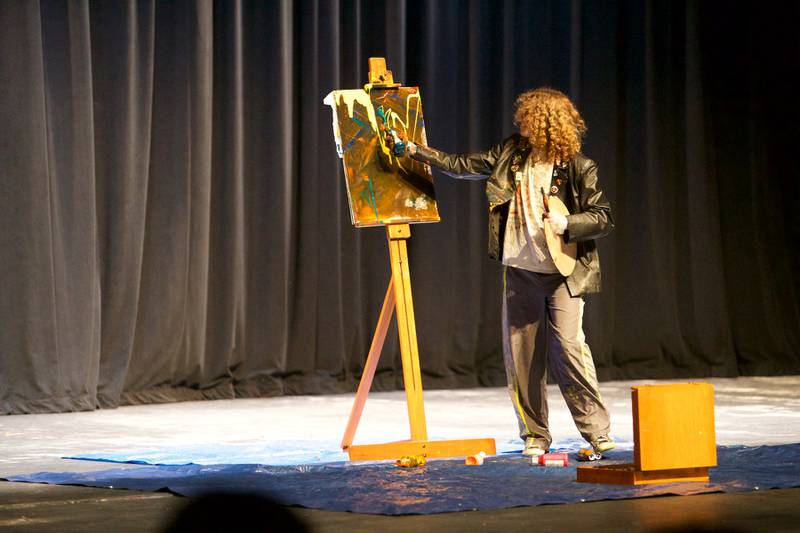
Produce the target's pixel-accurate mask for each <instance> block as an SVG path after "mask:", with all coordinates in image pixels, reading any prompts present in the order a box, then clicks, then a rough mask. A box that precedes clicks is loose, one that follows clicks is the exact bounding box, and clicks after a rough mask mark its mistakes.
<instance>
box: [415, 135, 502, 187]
mask: <svg viewBox="0 0 800 533" xmlns="http://www.w3.org/2000/svg"><path fill="white" fill-rule="evenodd" d="M504 142H505V141H504ZM504 142H503V143H500V144H497V145H495V146H493V147H492V148H490V149H489V150H486V151H485V152H475V153H472V154H448V153H446V152H442V151H439V150H436V149H435V148H431V147H429V146H423V145H420V144H415V143H413V142H409V143H408V146H407V148H406V150H407V153H408V155H409V156H410V157H412V158H414V159H416V160H417V161H421V162H423V163H427V164H429V165H431V166H434V167H436V168H438V169H439V170H441V171H442V172H444V173H445V174H447V175H448V176H451V177H453V178H458V179H486V178H488V177H489V176H490V175H491V174H492V171H493V170H494V166H495V165H496V164H497V161H498V159H500V154H501V153H502V151H503V144H504Z"/></svg>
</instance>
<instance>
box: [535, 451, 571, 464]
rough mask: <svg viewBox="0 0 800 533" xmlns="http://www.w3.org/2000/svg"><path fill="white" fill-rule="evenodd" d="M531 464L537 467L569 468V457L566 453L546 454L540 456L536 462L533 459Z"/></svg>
mask: <svg viewBox="0 0 800 533" xmlns="http://www.w3.org/2000/svg"><path fill="white" fill-rule="evenodd" d="M531 462H532V463H533V464H538V465H539V466H561V467H563V466H569V455H567V454H566V453H546V454H544V455H540V456H539V458H538V460H537V458H536V457H534V458H533V460H532V461H531Z"/></svg>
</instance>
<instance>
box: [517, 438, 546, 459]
mask: <svg viewBox="0 0 800 533" xmlns="http://www.w3.org/2000/svg"><path fill="white" fill-rule="evenodd" d="M546 453H547V449H545V448H542V445H541V444H539V443H538V442H536V440H535V439H533V438H531V437H528V438H527V439H525V447H524V448H523V449H522V455H530V456H532V457H539V456H540V455H544V454H546Z"/></svg>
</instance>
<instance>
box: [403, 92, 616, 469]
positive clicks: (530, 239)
mask: <svg viewBox="0 0 800 533" xmlns="http://www.w3.org/2000/svg"><path fill="white" fill-rule="evenodd" d="M514 119H515V120H514V123H515V124H516V125H517V126H518V127H519V133H518V134H514V135H512V136H510V137H508V138H507V139H505V140H504V141H502V142H501V143H500V144H497V145H496V146H494V147H492V148H491V149H489V150H488V151H486V152H479V153H473V154H462V155H456V154H447V153H444V152H441V151H439V150H435V149H433V148H430V147H427V146H421V145H416V144H414V143H411V142H409V143H406V145H405V146H402V145H401V146H400V148H401V150H403V149H405V150H406V153H407V154H408V155H410V156H411V157H413V158H414V159H417V160H418V161H422V162H425V163H428V164H431V165H433V166H435V167H437V168H439V169H441V170H442V171H444V172H445V173H446V174H448V175H450V176H452V177H454V178H467V179H470V178H473V179H475V178H477V179H487V182H486V195H487V197H488V200H489V255H490V256H491V257H492V258H493V259H496V260H499V261H502V263H503V265H505V266H504V278H505V279H504V284H503V287H504V289H503V290H504V294H503V297H504V299H503V353H504V359H505V366H506V372H507V375H508V389H509V392H510V394H511V400H512V402H513V404H514V408H515V411H516V413H517V418H518V420H519V428H520V437H521V438H522V439H523V440H524V441H525V447H524V450H523V453H524V454H526V455H541V454H544V453H546V452H547V451H548V449H549V447H550V444H551V442H552V437H551V435H550V431H549V430H548V425H547V423H548V419H547V417H548V410H547V388H546V384H547V372H548V368H549V369H550V371H551V374H552V375H553V377H554V378H555V379H556V381H557V382H558V385H559V387H560V389H561V394H562V395H563V396H564V400H565V401H566V403H567V406H568V407H569V410H570V412H571V413H572V418H573V420H574V421H575V425H576V426H577V427H578V430H579V431H580V433H581V435H582V436H583V437H584V438H585V439H586V440H587V441H588V442H590V443H591V445H592V447H593V448H594V450H595V451H596V452H598V453H602V452H605V451H608V450H610V449H612V448H614V447H615V445H614V442H613V441H612V439H611V438H610V437H609V429H610V420H609V414H608V410H607V409H606V407H605V406H604V405H603V401H602V398H601V396H600V390H599V387H598V383H597V375H596V373H595V367H594V361H593V359H592V354H591V352H590V351H589V346H588V345H587V344H586V340H585V337H584V334H583V325H582V318H583V305H584V301H583V297H582V296H583V295H584V294H589V293H594V292H599V291H600V262H599V258H598V255H597V248H596V245H595V239H597V238H600V237H603V236H605V235H607V234H608V233H609V232H610V231H611V230H612V228H613V227H614V223H613V219H612V215H611V206H610V205H609V203H608V201H607V200H606V198H605V196H604V195H603V192H602V190H601V189H600V186H599V185H598V182H597V165H596V164H595V163H594V161H592V160H591V159H589V158H587V157H586V156H584V155H583V154H582V153H580V148H581V139H582V137H583V134H584V133H585V132H586V125H585V124H584V121H583V119H582V118H581V116H580V114H579V113H578V111H577V110H576V109H575V106H574V105H573V104H572V102H570V100H569V98H567V97H566V96H565V95H564V94H563V93H561V92H559V91H556V90H554V89H550V88H539V89H534V90H529V91H526V92H524V93H523V94H521V95H520V96H519V97H518V98H517V101H516V111H515V115H514ZM544 194H548V195H552V196H557V197H558V198H559V199H560V200H561V201H562V202H564V204H565V205H566V206H567V208H568V209H569V212H570V213H571V214H570V215H569V216H564V215H561V214H558V213H549V214H548V213H546V212H545V207H544V199H543V195H544ZM544 224H549V225H550V226H551V227H552V229H553V231H554V232H555V233H556V234H557V235H562V236H563V238H564V239H565V241H566V242H577V247H578V257H577V263H576V266H575V270H574V271H573V272H572V274H571V275H570V276H569V277H567V278H565V277H564V276H562V275H561V274H560V273H559V272H558V270H557V269H556V266H555V264H554V262H553V259H552V257H551V256H550V252H549V250H548V247H547V241H546V239H545V234H544Z"/></svg>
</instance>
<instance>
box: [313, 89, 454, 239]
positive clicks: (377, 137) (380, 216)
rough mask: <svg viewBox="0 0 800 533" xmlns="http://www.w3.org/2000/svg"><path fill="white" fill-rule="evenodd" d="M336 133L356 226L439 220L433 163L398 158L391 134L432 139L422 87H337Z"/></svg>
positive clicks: (333, 100)
mask: <svg viewBox="0 0 800 533" xmlns="http://www.w3.org/2000/svg"><path fill="white" fill-rule="evenodd" d="M325 103H326V104H327V105H329V106H331V109H332V110H333V134H334V138H335V140H336V148H337V151H338V152H339V157H341V159H342V163H343V165H344V175H345V181H346V185H347V198H348V202H349V204H350V217H351V220H352V222H353V225H355V226H356V227H365V226H378V225H383V224H407V223H419V222H438V221H439V211H438V208H437V206H436V195H435V193H434V189H433V176H432V175H431V170H430V168H429V167H428V166H427V165H425V164H424V163H420V162H419V161H416V160H414V159H411V158H410V157H407V156H401V157H397V156H396V155H395V154H394V152H393V151H392V148H391V145H390V144H389V145H387V142H386V140H385V134H386V132H387V131H395V132H396V133H397V134H398V135H399V136H400V137H401V138H407V139H409V140H412V141H414V142H415V143H418V144H427V140H426V137H425V123H424V120H423V115H422V101H421V99H420V94H419V89H418V88H417V87H398V88H392V89H373V90H371V91H370V92H367V91H365V90H363V89H352V90H341V91H333V92H331V93H330V94H328V96H326V97H325Z"/></svg>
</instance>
